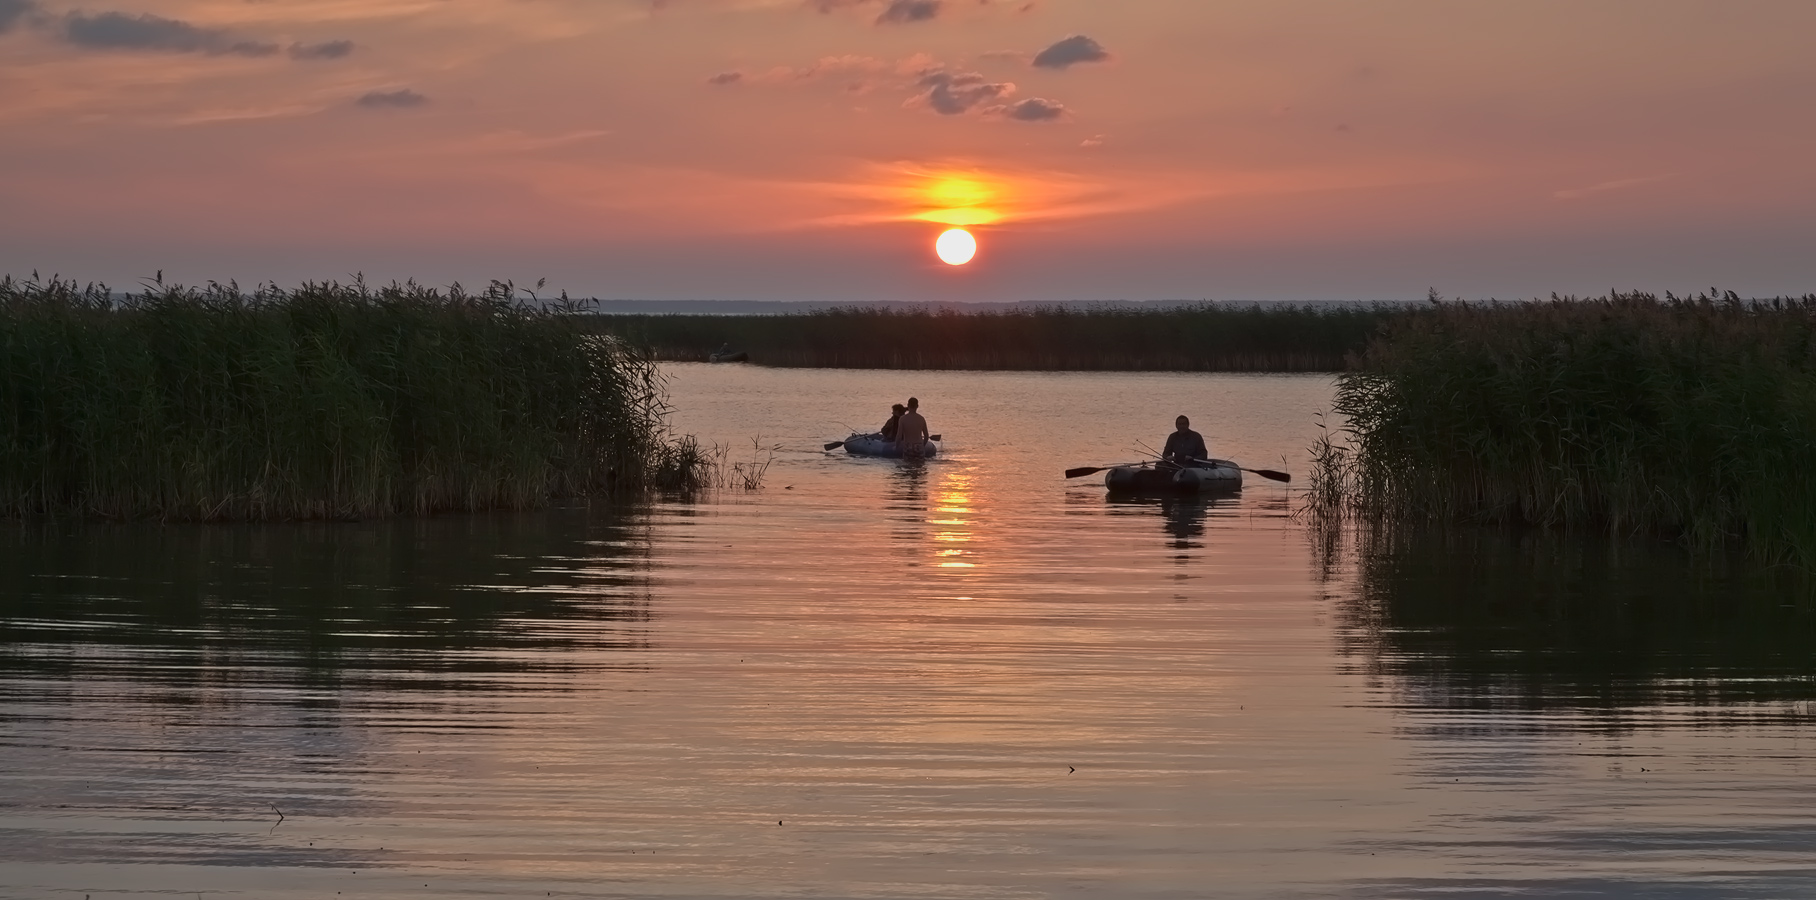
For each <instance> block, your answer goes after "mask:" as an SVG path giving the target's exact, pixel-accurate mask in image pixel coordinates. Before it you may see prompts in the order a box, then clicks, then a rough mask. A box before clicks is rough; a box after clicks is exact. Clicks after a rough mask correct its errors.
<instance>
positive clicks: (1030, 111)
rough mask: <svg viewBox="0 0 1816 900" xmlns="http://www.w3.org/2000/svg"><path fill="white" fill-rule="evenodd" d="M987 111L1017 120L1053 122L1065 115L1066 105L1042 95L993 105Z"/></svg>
mask: <svg viewBox="0 0 1816 900" xmlns="http://www.w3.org/2000/svg"><path fill="white" fill-rule="evenodd" d="M987 111H988V112H990V113H993V114H995V115H1000V116H1002V117H1003V118H1005V119H1014V120H1015V121H1017V122H1052V121H1056V120H1058V119H1062V118H1064V117H1065V115H1066V106H1065V104H1063V103H1058V102H1055V101H1052V100H1045V99H1042V98H1040V97H1029V98H1028V99H1026V100H1022V101H1020V102H1017V103H1011V104H1009V105H1007V106H998V107H993V108H992V109H990V110H987Z"/></svg>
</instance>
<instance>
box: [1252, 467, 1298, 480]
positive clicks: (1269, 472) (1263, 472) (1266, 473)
mask: <svg viewBox="0 0 1816 900" xmlns="http://www.w3.org/2000/svg"><path fill="white" fill-rule="evenodd" d="M1247 471H1250V472H1253V473H1255V474H1256V475H1259V476H1261V477H1262V478H1271V479H1273V480H1274V481H1292V480H1293V476H1291V475H1288V474H1286V473H1285V472H1276V471H1274V470H1273V469H1248V470H1247Z"/></svg>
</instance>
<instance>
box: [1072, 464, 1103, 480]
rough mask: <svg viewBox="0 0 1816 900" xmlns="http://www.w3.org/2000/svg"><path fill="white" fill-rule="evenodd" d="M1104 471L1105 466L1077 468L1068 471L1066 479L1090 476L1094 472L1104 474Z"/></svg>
mask: <svg viewBox="0 0 1816 900" xmlns="http://www.w3.org/2000/svg"><path fill="white" fill-rule="evenodd" d="M1103 470H1104V467H1103V466H1080V467H1079V468H1076V469H1067V470H1066V477H1067V478H1077V477H1079V476H1080V475H1089V474H1091V473H1093V472H1102V471H1103Z"/></svg>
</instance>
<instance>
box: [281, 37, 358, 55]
mask: <svg viewBox="0 0 1816 900" xmlns="http://www.w3.org/2000/svg"><path fill="white" fill-rule="evenodd" d="M352 52H353V42H352V41H323V42H322V43H319V44H291V45H290V50H289V53H290V58H291V59H340V58H341V57H343V56H346V55H347V54H349V53H352Z"/></svg>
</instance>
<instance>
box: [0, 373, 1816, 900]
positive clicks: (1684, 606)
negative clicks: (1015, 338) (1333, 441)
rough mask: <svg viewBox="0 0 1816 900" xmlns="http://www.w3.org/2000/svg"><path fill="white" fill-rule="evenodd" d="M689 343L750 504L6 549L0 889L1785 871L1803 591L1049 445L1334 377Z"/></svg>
mask: <svg viewBox="0 0 1816 900" xmlns="http://www.w3.org/2000/svg"><path fill="white" fill-rule="evenodd" d="M671 374H672V375H673V378H674V383H673V388H672V394H673V402H674V404H675V406H676V415H675V421H676V425H677V427H678V428H680V429H681V430H683V431H689V432H693V433H696V434H699V435H700V436H702V437H703V438H705V439H706V440H708V441H716V442H719V443H721V444H725V445H728V446H729V447H731V458H732V459H733V460H734V461H741V460H748V459H751V458H753V454H756V453H757V451H756V449H755V448H754V447H753V443H752V442H753V440H756V441H759V442H760V443H761V444H762V445H763V446H770V447H779V448H780V449H778V450H776V451H774V460H773V462H772V464H771V465H770V467H769V469H768V472H767V475H766V477H765V479H764V487H763V489H762V490H760V491H756V492H751V493H745V492H743V491H734V492H726V493H724V494H721V495H719V496H717V497H713V498H710V499H704V500H700V501H697V502H680V501H670V502H658V503H652V504H646V505H636V506H623V507H614V506H608V505H594V506H571V507H565V508H560V509H553V510H548V511H543V512H537V513H532V514H509V515H488V516H460V517H445V518H437V519H431V520H422V521H406V522H389V523H353V524H334V525H324V524H314V525H274V526H258V527H188V526H185V527H157V526H150V525H134V526H96V525H88V526H70V525H57V526H39V525H32V526H23V527H21V526H17V525H13V526H7V527H6V528H5V529H4V530H0V895H4V896H8V897H95V898H101V897H132V896H181V897H186V896H191V895H195V894H200V895H203V896H205V897H217V896H229V895H235V896H245V897H299V898H300V897H335V896H342V897H372V898H382V897H450V896H476V897H551V896H552V897H892V898H893V897H900V898H944V897H952V898H1023V897H1079V898H1096V897H1118V898H1120V897H1128V898H1174V897H1407V896H1423V895H1451V894H1458V893H1461V894H1466V895H1469V896H1487V897H1497V896H1516V895H1517V896H1537V897H1552V896H1634V897H1641V896H1643V897H1739V896H1759V897H1807V896H1816V813H1813V812H1812V809H1816V765H1813V764H1812V763H1811V759H1810V757H1811V754H1812V752H1816V740H1812V739H1811V736H1812V735H1813V734H1816V732H1813V731H1812V729H1811V726H1812V724H1813V721H1812V717H1813V716H1816V702H1813V701H1816V680H1813V679H1816V652H1813V651H1816V617H1813V615H1812V608H1811V606H1810V604H1808V603H1807V602H1806V601H1805V596H1806V594H1805V593H1804V592H1803V591H1802V590H1801V589H1799V588H1798V587H1797V586H1796V585H1793V584H1786V583H1783V582H1785V581H1786V579H1785V578H1784V576H1783V573H1775V572H1772V571H1769V570H1763V571H1762V570H1758V569H1755V568H1749V567H1747V566H1745V565H1742V564H1738V563H1732V562H1728V561H1721V562H1719V563H1709V562H1706V561H1705V562H1702V563H1697V562H1692V561H1690V560H1687V559H1686V558H1684V557H1683V556H1682V555H1681V554H1679V553H1678V552H1677V551H1676V550H1675V549H1673V548H1672V547H1670V546H1669V545H1663V544H1654V543H1647V542H1611V541H1601V540H1584V539H1559V538H1554V537H1544V536H1524V537H1517V536H1506V535H1498V534H1474V533H1451V534H1430V535H1421V534H1408V535H1399V536H1397V537H1395V538H1394V539H1393V540H1385V539H1363V538H1359V537H1358V536H1356V535H1342V534H1339V535H1329V534H1316V533H1313V532H1311V531H1309V530H1308V529H1307V528H1306V527H1304V526H1302V525H1301V524H1299V523H1298V522H1295V521H1293V520H1291V519H1289V518H1287V514H1288V511H1289V510H1290V508H1291V506H1292V504H1293V503H1294V498H1293V497H1292V495H1290V494H1289V493H1288V492H1287V491H1286V490H1284V489H1283V488H1282V487H1281V486H1279V485H1275V484H1273V483H1271V482H1266V481H1262V480H1260V479H1254V478H1251V479H1250V482H1249V487H1248V489H1247V490H1246V491H1245V492H1244V493H1243V494H1242V495H1241V496H1240V497H1236V498H1230V499H1220V500H1216V501H1212V502H1194V501H1180V502H1171V503H1159V502H1150V503H1115V502H1109V501H1108V500H1107V499H1106V498H1105V496H1104V494H1103V490H1102V486H1101V482H1100V481H1098V480H1097V479H1095V478H1087V479H1080V480H1078V481H1072V482H1068V481H1066V480H1065V479H1064V478H1062V477H1061V474H1060V473H1061V470H1063V469H1065V468H1067V467H1071V466H1082V465H1102V464H1109V463H1116V462H1122V461H1126V460H1130V459H1134V458H1137V455H1136V449H1137V448H1136V447H1135V445H1134V441H1135V440H1137V439H1141V440H1145V441H1146V442H1147V443H1149V444H1156V443H1158V442H1159V441H1160V440H1161V439H1163V438H1164V436H1165V433H1166V431H1167V430H1169V428H1170V423H1171V420H1172V418H1173V416H1174V415H1176V414H1178V413H1181V412H1183V413H1186V414H1188V415H1191V416H1192V417H1193V420H1194V425H1195V426H1197V427H1198V428H1199V430H1201V431H1203V432H1205V434H1206V435H1207V437H1208V439H1209V441H1210V443H1211V447H1212V452H1213V453H1215V454H1217V455H1219V456H1227V457H1232V458H1235V459H1238V460H1239V461H1242V462H1243V463H1245V464H1246V465H1249V466H1252V467H1264V468H1276V469H1278V468H1284V469H1287V470H1289V471H1292V472H1294V473H1295V474H1299V475H1303V473H1304V471H1305V468H1306V460H1305V451H1304V448H1305V447H1306V446H1307V444H1309V443H1310V441H1311V439H1312V437H1313V436H1314V435H1315V433H1316V430H1317V428H1316V420H1315V418H1314V415H1315V413H1316V412H1317V411H1318V410H1320V409H1321V408H1323V406H1324V405H1325V404H1326V403H1327V402H1328V397H1329V392H1330V385H1329V382H1328V380H1327V379H1324V378H1321V377H1304V376H1290V377H1287V376H1207V375H1190V376H1188V375H1137V374H1110V375H1106V374H1018V373H987V374H977V373H891V372H846V371H837V372H835V371H813V370H793V371H772V370H763V369H755V368H751V367H747V366H704V365H701V366H685V365H682V366H675V367H673V368H672V369H671ZM910 393H913V394H916V395H918V396H919V397H920V398H921V400H922V402H923V404H924V408H925V411H926V413H927V416H928V419H929V421H930V422H931V424H932V426H933V430H934V431H935V432H938V433H941V434H943V435H944V436H945V438H946V443H945V454H946V455H945V456H943V457H942V458H940V459H938V460H934V461H932V462H929V463H927V464H925V465H903V464H900V463H896V462H889V461H874V460H856V459H850V458H847V457H845V456H843V455H842V454H838V453H834V454H827V453H824V452H822V451H821V450H820V449H819V446H820V444H821V443H823V442H826V441H831V440H837V439H839V438H842V437H844V436H845V435H846V434H847V433H848V431H849V430H851V429H862V430H866V431H867V430H871V429H874V428H875V427H876V426H877V425H878V424H879V423H880V422H881V421H882V419H883V418H884V417H885V415H886V413H887V407H888V404H889V403H890V402H893V401H899V400H902V399H905V398H906V396H907V395H908V394H910ZM280 816H281V818H280Z"/></svg>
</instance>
